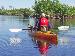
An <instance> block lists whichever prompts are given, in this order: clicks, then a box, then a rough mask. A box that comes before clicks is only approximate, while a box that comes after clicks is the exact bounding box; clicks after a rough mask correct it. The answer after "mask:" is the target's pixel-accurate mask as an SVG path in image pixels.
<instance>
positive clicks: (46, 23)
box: [40, 17, 48, 26]
mask: <svg viewBox="0 0 75 56" xmlns="http://www.w3.org/2000/svg"><path fill="white" fill-rule="evenodd" d="M40 26H48V19H47V18H44V17H43V18H40Z"/></svg>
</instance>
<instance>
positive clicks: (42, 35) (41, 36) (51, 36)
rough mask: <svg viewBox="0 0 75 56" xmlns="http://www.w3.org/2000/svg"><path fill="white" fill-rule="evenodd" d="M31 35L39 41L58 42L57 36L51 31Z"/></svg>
mask: <svg viewBox="0 0 75 56" xmlns="http://www.w3.org/2000/svg"><path fill="white" fill-rule="evenodd" d="M31 35H32V36H33V37H34V38H35V39H37V40H44V41H48V40H49V41H50V40H52V39H54V40H52V41H55V40H57V34H55V33H53V32H51V31H47V32H42V31H34V32H33V31H32V32H31Z"/></svg>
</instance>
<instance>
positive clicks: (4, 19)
mask: <svg viewBox="0 0 75 56" xmlns="http://www.w3.org/2000/svg"><path fill="white" fill-rule="evenodd" d="M28 22H29V21H28V20H23V19H22V18H21V17H19V16H2V15H1V16H0V56H43V55H41V53H40V51H39V48H38V47H37V46H38V45H39V44H37V43H36V42H37V41H36V42H35V41H33V39H32V37H31V36H29V34H28V31H27V30H23V31H20V32H17V33H13V32H10V31H9V29H11V28H20V29H22V28H27V26H28ZM74 33H75V28H73V27H71V28H70V29H69V30H68V31H59V32H58V43H56V42H55V43H54V44H55V45H54V44H49V43H48V44H49V48H48V52H47V53H46V55H47V56H74V55H75V34H74ZM41 42H42V41H41ZM43 43H44V42H43Z"/></svg>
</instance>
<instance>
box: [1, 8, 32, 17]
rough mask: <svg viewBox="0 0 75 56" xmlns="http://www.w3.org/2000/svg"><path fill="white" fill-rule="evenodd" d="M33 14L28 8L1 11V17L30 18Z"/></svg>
mask: <svg viewBox="0 0 75 56" xmlns="http://www.w3.org/2000/svg"><path fill="white" fill-rule="evenodd" d="M31 14H32V10H30V9H28V8H24V9H23V8H20V9H11V10H7V9H0V15H15V16H24V17H28V16H29V15H31Z"/></svg>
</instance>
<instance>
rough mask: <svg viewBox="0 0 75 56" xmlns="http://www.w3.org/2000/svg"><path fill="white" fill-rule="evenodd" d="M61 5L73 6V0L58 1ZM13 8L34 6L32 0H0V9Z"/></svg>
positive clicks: (74, 4) (74, 3)
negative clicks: (2, 7)
mask: <svg viewBox="0 0 75 56" xmlns="http://www.w3.org/2000/svg"><path fill="white" fill-rule="evenodd" d="M60 2H61V3H62V4H63V3H65V4H68V5H72V6H75V0H60ZM10 5H11V6H13V7H14V8H31V7H32V5H34V0H0V7H1V6H4V7H5V8H8V9H9V6H10Z"/></svg>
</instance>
